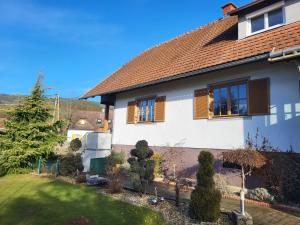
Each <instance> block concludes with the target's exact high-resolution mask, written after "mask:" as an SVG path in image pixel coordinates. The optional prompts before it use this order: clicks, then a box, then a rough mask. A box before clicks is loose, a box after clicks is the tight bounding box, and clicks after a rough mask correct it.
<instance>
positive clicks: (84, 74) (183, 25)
mask: <svg viewBox="0 0 300 225" xmlns="http://www.w3.org/2000/svg"><path fill="white" fill-rule="evenodd" d="M227 2H229V1H228V0H214V1H200V0H185V1H182V0H81V1H79V0H60V1H55V0H48V1H46V0H40V1H34V0H18V1H15V0H0V27H1V29H0V93H8V94H28V93H29V92H30V90H31V88H32V85H33V84H34V82H35V80H36V77H37V73H38V72H39V71H42V72H43V73H44V76H45V80H44V82H45V86H46V87H47V88H51V89H52V90H51V92H52V93H59V94H60V95H61V96H63V97H70V98H78V97H79V96H80V95H82V94H84V92H86V91H87V90H88V89H90V88H91V87H93V86H95V85H96V84H97V83H98V82H100V81H101V80H103V79H104V78H105V77H107V76H108V75H110V74H111V73H112V72H114V71H115V70H117V69H118V68H119V67H120V66H122V65H123V64H124V63H126V62H128V61H129V60H130V59H131V58H133V57H134V56H136V55H137V54H139V53H140V52H141V51H143V50H145V49H147V48H150V47H152V46H153V45H156V44H159V43H161V42H163V41H166V40H168V39H170V38H173V37H175V36H177V35H179V34H182V33H184V32H187V31H190V30H192V29H195V28H197V27H199V26H202V25H204V24H206V23H209V22H212V21H213V20H216V19H218V18H221V17H222V11H221V6H222V5H224V4H225V3H227ZM234 2H235V3H236V4H237V5H238V6H241V5H244V4H246V3H248V2H249V0H235V1H234Z"/></svg>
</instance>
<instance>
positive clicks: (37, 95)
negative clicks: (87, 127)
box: [0, 76, 65, 175]
mask: <svg viewBox="0 0 300 225" xmlns="http://www.w3.org/2000/svg"><path fill="white" fill-rule="evenodd" d="M51 117H52V116H51V113H50V108H49V105H48V103H47V101H46V98H45V96H44V89H43V87H42V77H41V76H39V78H38V80H37V82H36V84H35V86H34V88H33V90H32V93H31V95H30V96H27V97H25V99H24V100H23V101H22V103H20V104H19V105H17V106H16V107H15V108H14V109H13V110H12V111H11V112H9V120H8V121H7V122H6V123H5V130H6V132H5V133H4V134H2V135H1V134H0V175H1V174H2V175H3V174H6V173H15V172H17V171H19V170H22V169H24V168H28V167H29V166H30V165H31V163H33V162H35V160H36V159H37V158H38V157H40V156H41V157H44V158H47V157H48V156H49V155H51V154H52V153H53V151H54V149H55V146H56V145H57V144H58V143H62V142H63V141H64V140H65V137H64V136H63V135H61V132H60V130H61V128H62V126H63V123H62V121H56V122H54V123H52V121H51Z"/></svg>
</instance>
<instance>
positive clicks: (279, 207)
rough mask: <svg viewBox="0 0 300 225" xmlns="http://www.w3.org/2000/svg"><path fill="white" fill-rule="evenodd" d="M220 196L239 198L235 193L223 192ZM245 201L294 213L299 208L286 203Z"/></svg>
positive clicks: (299, 209) (299, 210)
mask: <svg viewBox="0 0 300 225" xmlns="http://www.w3.org/2000/svg"><path fill="white" fill-rule="evenodd" d="M222 198H224V199H231V200H238V201H239V200H240V197H239V196H236V195H228V194H224V195H222ZM245 202H246V203H248V204H252V205H257V206H262V207H266V208H273V209H277V210H280V211H284V210H288V211H294V212H296V213H300V208H298V207H293V206H288V205H283V204H276V203H275V204H270V203H266V202H259V201H255V200H252V199H245Z"/></svg>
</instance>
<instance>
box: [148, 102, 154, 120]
mask: <svg viewBox="0 0 300 225" xmlns="http://www.w3.org/2000/svg"><path fill="white" fill-rule="evenodd" d="M154 104H155V100H154V99H149V100H148V121H154Z"/></svg>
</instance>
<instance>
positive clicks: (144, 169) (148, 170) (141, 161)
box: [128, 140, 154, 193]
mask: <svg viewBox="0 0 300 225" xmlns="http://www.w3.org/2000/svg"><path fill="white" fill-rule="evenodd" d="M130 155H131V157H130V158H129V159H128V163H129V164H130V172H131V173H130V177H131V182H132V185H133V188H134V189H136V190H137V191H139V192H140V193H142V192H143V193H145V192H146V188H147V186H148V184H149V183H150V182H152V181H153V179H154V175H153V173H154V161H153V160H151V159H150V158H151V156H152V155H153V151H152V150H151V149H150V148H149V146H148V143H147V141H145V140H142V141H138V142H137V143H136V145H135V149H132V150H131V151H130Z"/></svg>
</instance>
